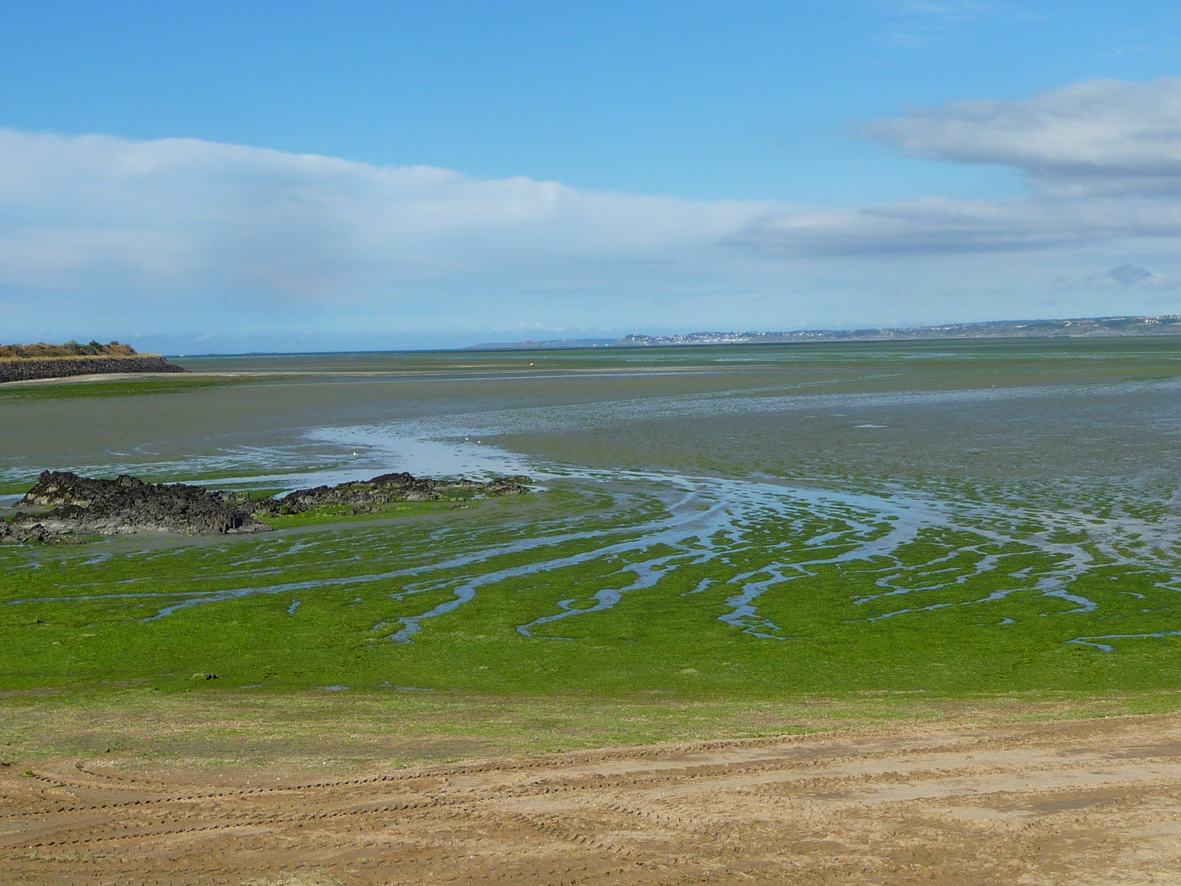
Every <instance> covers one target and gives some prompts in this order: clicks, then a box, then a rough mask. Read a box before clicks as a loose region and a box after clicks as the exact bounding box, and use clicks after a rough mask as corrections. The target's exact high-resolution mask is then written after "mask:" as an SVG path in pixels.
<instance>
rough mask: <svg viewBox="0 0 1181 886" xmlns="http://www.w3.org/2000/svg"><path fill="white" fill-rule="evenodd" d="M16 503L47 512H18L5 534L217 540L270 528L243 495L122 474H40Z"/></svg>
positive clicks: (55, 472) (67, 472)
mask: <svg viewBox="0 0 1181 886" xmlns="http://www.w3.org/2000/svg"><path fill="white" fill-rule="evenodd" d="M19 504H20V505H24V506H30V505H31V506H34V507H44V508H50V509H51V510H49V511H48V512H47V513H42V514H25V513H22V512H19V511H18V512H17V514H16V516H15V517H14V518H13V519H12V522H11V524H10V525H9V530H10V532H11V531H12V530H17V531H23V532H26V533H27V532H31V531H35V530H36V529H38V528H40V529H41V530H43V531H45V532H48V533H56V534H69V533H88V534H93V535H128V534H133V533H137V532H168V533H175V534H179V535H222V534H225V533H229V532H261V531H265V530H266V529H269V528H270V527H268V526H267V525H266V524H264V523H260V522H258V521H257V520H255V519H254V517H253V516H251V510H252V504H253V503H252V502H250V501H249V500H248V499H247V498H245V497H244V496H239V495H235V494H233V493H229V492H210V491H209V490H207V489H204V488H202V487H200V486H186V485H184V484H182V483H172V484H166V483H159V484H157V483H145V482H144V481H143V480H140V479H138V478H136V477H129V476H127V475H126V474H124V475H123V476H121V477H119V478H118V479H117V480H93V479H90V478H88V477H79V476H78V475H77V474H73V473H70V472H69V471H44V472H43V473H42V474H41V476H40V477H38V478H37V483H36V485H35V486H34V487H33V488H32V489H30V490H29V491H28V493H27V494H26V495H25V497H24V498H22V499H21V500H20V503H19Z"/></svg>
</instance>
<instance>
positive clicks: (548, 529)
mask: <svg viewBox="0 0 1181 886" xmlns="http://www.w3.org/2000/svg"><path fill="white" fill-rule="evenodd" d="M548 482H550V484H551V486H552V487H553V488H555V489H556V488H559V487H562V486H565V487H566V488H569V489H577V490H581V491H583V492H588V491H589V493H593V494H596V495H600V496H602V495H603V494H604V493H606V494H607V495H609V497H610V500H611V501H612V502H613V503H614V505H613V507H614V508H615V509H616V511H615V513H617V514H622V515H625V519H611V520H604V519H602V518H601V515H599V516H596V515H595V514H594V513H586V512H578V513H574V514H572V515H571V516H569V517H551V518H549V519H546V520H543V521H533V522H530V523H524V522H522V523H520V524H519V525H511V526H500V527H497V531H496V532H495V533H487V532H483V533H482V532H471V533H464V532H462V531H460V530H458V529H456V528H455V527H444V528H441V529H438V530H435V531H434V533H433V534H432V535H430V537H429V538H428V539H427V540H426V543H425V544H419V545H417V546H416V547H415V549H414V551H413V552H412V553H413V556H410V557H407V556H406V554H407V550H406V549H405V547H404V544H403V542H402V541H400V540H399V538H398V537H397V536H396V535H395V534H394V533H392V532H389V533H387V534H386V535H385V536H383V535H382V534H381V532H380V531H379V530H378V529H374V528H369V529H368V530H366V532H367V535H366V537H365V539H364V541H363V542H362V541H358V540H354V541H352V542H349V541H348V539H349V537H350V536H349V532H350V531H356V530H347V531H325V532H324V534H323V535H319V534H310V535H309V534H308V533H306V532H305V533H301V534H296V533H291V534H281V535H279V536H277V537H272V538H269V539H265V540H262V539H260V540H259V541H258V542H257V544H258V545H262V546H263V547H261V548H260V547H254V548H248V550H250V551H251V552H252V553H250V555H248V556H240V555H235V556H233V557H232V558H231V559H230V561H229V562H228V563H227V562H226V561H225V560H224V559H222V560H221V563H220V566H221V568H222V570H225V568H226V567H227V566H228V567H229V568H228V571H222V578H223V579H226V581H225V584H224V586H222V587H219V588H216V589H213V590H210V589H207V588H208V585H206V586H205V587H204V588H202V589H200V590H194V591H193V592H191V593H184V592H177V591H176V590H170V591H167V592H164V593H159V592H154V591H151V590H147V589H144V590H141V589H139V588H127V590H126V592H121V591H122V589H119V590H116V589H115V588H113V587H112V586H111V584H110V583H105V584H103V585H102V590H103V593H98V594H89V593H88V592H87V589H86V588H76V589H75V590H77V591H78V593H75V594H69V595H67V594H63V595H62V596H61V597H53V598H48V597H38V598H35V599H34V598H26V599H22V600H13V601H10V602H9V604H8V605H21V604H26V603H33V602H48V601H50V600H53V601H60V602H66V601H75V602H82V601H111V602H112V603H117V602H118V601H122V602H124V603H134V604H135V605H142V604H145V603H147V604H149V605H153V608H154V609H155V611H154V612H152V613H151V614H150V615H146V616H145V617H144V620H145V621H153V620H159V619H163V618H167V617H169V616H170V615H173V614H174V613H176V612H178V611H180V610H184V609H188V608H191V607H194V606H201V605H207V604H215V603H218V602H223V601H227V600H233V599H238V598H243V597H250V596H255V595H284V594H286V595H293V594H296V593H300V592H305V591H314V590H317V589H320V590H333V589H339V591H340V592H341V593H348V594H353V593H357V592H359V591H360V590H361V589H365V588H380V587H382V586H384V585H389V584H393V585H394V586H395V587H396V590H393V591H392V592H390V593H388V595H387V596H388V597H389V598H390V599H392V600H393V601H396V602H397V603H398V604H400V605H401V606H402V609H403V611H402V612H400V613H399V614H396V615H394V614H391V616H390V617H389V618H388V619H387V620H385V621H382V622H380V623H378V624H376V625H374V628H373V631H374V632H375V635H376V636H380V637H385V638H386V639H388V640H389V641H391V642H393V643H398V644H404V643H410V642H413V638H414V636H415V634H417V633H418V632H420V631H421V630H422V628H423V625H424V623H425V622H428V621H430V620H432V619H442V618H444V617H447V616H451V617H458V616H460V615H461V614H462V611H463V608H464V607H465V605H467V604H469V603H471V602H472V601H473V600H475V599H476V598H477V597H478V596H479V595H481V594H483V593H490V592H496V591H495V590H494V589H496V588H497V586H498V585H502V584H504V585H505V587H509V586H510V585H511V587H513V588H515V589H517V590H518V591H519V590H520V588H521V586H522V584H524V585H526V586H528V585H534V586H537V587H548V588H550V589H551V592H552V590H553V589H555V588H563V587H567V586H568V584H569V583H568V582H566V581H565V579H564V577H563V576H564V575H565V574H566V573H565V571H566V570H575V569H579V568H584V567H588V566H593V567H595V570H596V571H595V572H594V575H595V576H596V577H597V578H596V580H597V581H598V583H599V585H600V588H599V589H598V590H596V591H594V592H592V593H586V594H582V595H575V596H560V597H559V598H558V599H556V601H553V594H552V593H551V595H550V598H549V599H550V600H551V601H552V602H550V603H539V604H538V605H539V607H540V610H539V611H537V612H536V614H535V616H534V617H533V618H532V619H531V620H528V621H525V622H523V623H521V624H518V625H516V626H515V627H516V630H517V632H518V633H519V634H520V635H522V636H524V637H528V638H537V639H550V640H558V639H568V638H566V637H563V636H560V634H559V633H555V631H558V630H559V625H560V624H561V623H563V622H568V621H569V620H570V619H575V618H580V617H585V616H587V615H590V614H592V613H602V612H606V611H609V610H611V609H613V608H615V607H616V606H617V605H618V604H619V603H620V601H621V600H623V599H624V598H625V597H629V596H632V595H642V594H643V592H644V591H646V590H649V589H652V588H654V587H655V586H656V585H657V584H658V583H660V582H673V583H676V582H678V581H681V582H683V583H684V585H685V587H684V590H683V591H682V592H681V596H682V597H686V598H688V597H691V596H693V595H695V594H700V593H703V592H705V591H707V590H716V589H718V588H719V587H720V588H721V589H723V590H724V593H725V595H724V597H723V599H724V605H723V606H722V607H721V608H722V611H721V613H720V614H719V616H718V618H719V620H720V621H721V622H722V623H724V624H725V625H727V626H729V627H731V628H733V629H736V630H739V631H742V632H745V633H747V634H750V635H752V636H754V637H757V638H761V639H765V640H771V641H784V640H787V639H790V637H791V633H790V627H791V626H790V625H781V624H777V623H776V622H775V621H774V620H773V619H772V618H771V617H769V616H768V615H767V614H766V613H765V612H764V611H762V610H763V607H762V605H761V604H762V603H763V601H764V600H765V599H766V598H767V595H768V594H770V593H778V592H779V591H781V590H783V589H786V588H790V587H791V586H792V583H794V582H798V581H799V580H801V579H805V578H815V577H816V576H817V575H818V574H819V573H820V572H821V571H822V570H825V569H834V568H835V569H844V570H854V571H855V572H856V573H857V574H858V575H859V576H861V577H863V578H868V579H869V580H867V581H860V582H858V583H855V584H851V585H850V587H851V589H856V590H852V591H851V593H850V602H851V603H852V604H853V606H854V608H855V609H863V610H864V611H865V615H864V616H860V618H861V619H862V620H864V621H866V622H868V623H873V622H878V621H881V620H884V619H896V618H905V617H907V616H908V615H911V614H913V613H917V612H922V611H932V610H937V609H944V608H948V607H955V606H971V607H977V608H978V609H981V608H986V607H987V606H988V605H989V604H990V603H996V602H998V601H1002V600H1004V599H1006V598H1007V597H1009V596H1010V595H1013V594H1018V593H1021V594H1025V595H1029V596H1034V597H1042V598H1047V600H1053V601H1057V603H1058V604H1059V605H1058V606H1057V608H1056V609H1055V612H1057V613H1058V614H1063V615H1070V614H1072V613H1093V612H1095V611H1096V610H1097V608H1098V607H1099V603H1097V602H1096V601H1095V600H1093V599H1091V598H1089V597H1088V596H1087V595H1086V594H1085V593H1084V592H1082V591H1080V590H1079V589H1078V585H1079V583H1080V580H1081V579H1083V578H1084V577H1088V576H1090V577H1092V578H1093V577H1094V576H1096V575H1098V574H1099V573H1100V572H1102V571H1103V570H1110V569H1111V568H1112V567H1125V568H1132V569H1136V570H1140V571H1151V572H1152V573H1153V575H1155V576H1157V579H1156V580H1155V582H1156V585H1157V586H1158V587H1161V588H1165V589H1167V590H1169V591H1174V592H1176V591H1181V563H1179V561H1178V558H1177V556H1176V550H1175V545H1174V540H1175V539H1177V538H1178V537H1179V535H1178V529H1181V526H1178V522H1179V521H1178V519H1177V517H1176V516H1175V514H1176V510H1175V509H1173V508H1164V509H1160V510H1159V511H1158V512H1156V513H1154V514H1152V515H1150V516H1148V517H1145V516H1144V515H1137V514H1136V513H1134V509H1132V508H1128V507H1124V506H1122V505H1121V504H1120V503H1119V502H1118V501H1114V500H1112V501H1108V502H1107V503H1106V504H1105V505H1104V506H1103V507H1102V508H1090V507H1082V506H1078V505H1072V504H1071V501H1070V499H1069V496H1067V495H1062V496H1060V499H1061V500H1060V501H1058V502H1057V503H1056V506H1055V507H1039V506H1037V505H1034V504H1031V503H1030V499H1029V497H1027V496H1023V497H1012V498H1008V499H1006V497H1005V496H1003V495H1000V496H997V495H993V496H991V497H987V496H980V495H966V494H964V491H963V490H959V491H958V492H957V491H956V490H953V489H927V490H915V489H908V488H904V487H902V486H894V487H880V488H875V489H871V490H867V491H863V490H855V491H849V490H841V489H834V488H831V487H829V488H824V487H821V486H803V485H786V484H783V483H781V482H777V481H774V480H770V479H757V478H756V479H731V478H719V477H706V476H690V475H685V474H675V473H660V472H596V471H579V472H571V473H568V474H567V475H566V476H564V477H562V478H554V479H551V480H550V481H548ZM589 493H588V494H589ZM543 494H544V493H543ZM214 550H215V551H220V550H221V549H220V548H217V549H214ZM235 550H237V551H239V552H241V549H240V548H235ZM166 555H167V554H166V553H157V554H151V553H144V554H143V555H142V557H143V558H144V559H145V560H146V559H148V558H150V557H153V556H166ZM211 556H214V555H213V554H211ZM217 556H220V557H224V554H219V555H217ZM308 558H313V559H314V560H315V561H316V562H317V563H319V564H321V565H324V564H332V568H331V569H329V570H327V571H328V572H329V573H330V574H316V575H313V576H311V577H308V578H301V579H300V580H284V576H285V575H291V574H292V572H294V571H297V569H298V567H300V566H301V565H303V564H306V562H307V560H308ZM408 560H410V561H412V562H410V563H409V565H407V561H408ZM395 563H396V564H398V565H397V566H396V568H378V569H371V568H370V569H365V567H369V566H371V565H378V566H382V567H384V566H391V567H392V566H393V565H394V564H395ZM703 567H708V570H709V572H710V576H711V577H707V578H701V577H700V573H701V571H702V568H703ZM321 572H322V573H323V572H324V570H321ZM349 573H351V574H349ZM305 574H306V573H305ZM680 575H685V576H692V580H687V579H681V578H680V577H679V576H680ZM243 578H247V579H248V580H247V581H242V579H243ZM234 579H237V580H236V581H235V580H234ZM130 584H132V585H136V584H139V582H138V581H137V580H131V581H130ZM865 588H871V589H872V590H870V591H869V592H863V591H862V589H865ZM979 588H986V590H985V591H982V592H979V593H978V592H977V589H979ZM96 590H97V588H96ZM965 591H967V594H966V596H965ZM419 597H431V598H432V603H431V605H427V606H423V607H421V608H419V609H418V610H417V611H414V607H413V606H412V605H408V604H412V603H413V601H414V600H416V599H418V598H419ZM440 598H442V599H440ZM1062 604H1066V606H1067V608H1066V609H1065V610H1063V609H1062ZM299 605H300V604H299V602H297V601H295V600H294V598H293V600H292V603H291V605H290V606H289V607H288V609H287V612H288V614H294V613H295V611H296V609H297V607H298V606H299ZM407 607H408V608H410V609H411V610H412V611H411V612H410V614H406V612H405V611H404V610H405V608H407ZM1011 623H1012V619H1008V618H1004V619H1002V618H1000V617H999V616H998V617H997V621H996V624H997V625H998V627H999V629H1003V628H1004V626H1005V625H1006V624H1011ZM1168 628H1169V629H1166V630H1161V631H1153V632H1146V633H1143V634H1113V635H1110V637H1109V636H1089V637H1088V636H1080V637H1077V638H1075V639H1074V640H1072V641H1071V642H1076V643H1082V644H1085V645H1088V646H1092V647H1095V648H1097V649H1102V650H1110V649H1111V648H1112V647H1111V644H1109V643H1105V642H1103V641H1104V640H1106V639H1111V638H1118V639H1131V638H1137V637H1150V636H1154V637H1163V636H1171V635H1173V634H1177V633H1178V632H1177V631H1175V630H1172V629H1171V628H1172V626H1168Z"/></svg>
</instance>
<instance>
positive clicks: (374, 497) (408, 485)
mask: <svg viewBox="0 0 1181 886" xmlns="http://www.w3.org/2000/svg"><path fill="white" fill-rule="evenodd" d="M529 482H530V480H529V478H528V477H498V478H495V479H493V480H489V481H487V482H480V481H478V480H464V479H459V480H431V479H430V478H427V477H415V476H414V475H412V474H407V473H401V474H382V475H381V476H379V477H374V478H373V479H372V480H359V481H356V482H353V483H341V484H340V485H339V486H316V487H314V488H312V489H297V490H296V491H295V492H291V493H288V494H287V495H285V496H284V497H283V498H279V499H264V500H263V501H259V502H255V507H254V513H255V514H262V515H270V516H274V515H277V514H302V513H303V512H304V511H307V510H311V509H312V508H318V507H323V506H325V505H350V506H352V507H353V508H354V510H355V511H356V512H357V513H366V512H373V511H375V510H377V509H378V507H380V506H381V505H385V504H389V503H391V502H395V501H438V500H439V499H440V498H442V497H443V496H445V495H446V494H448V493H452V492H472V493H475V494H478V495H520V494H521V493H523V492H527V491H528V490H527V489H526V488H525V484H526V483H529Z"/></svg>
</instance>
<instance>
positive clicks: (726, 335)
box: [467, 314, 1181, 351]
mask: <svg viewBox="0 0 1181 886" xmlns="http://www.w3.org/2000/svg"><path fill="white" fill-rule="evenodd" d="M1165 335H1181V315H1178V314H1166V315H1164V316H1159V317H1130V316H1125V317H1079V318H1071V319H1066V320H990V321H985V322H982V323H948V324H944V325H942V326H903V327H897V328H867V329H799V330H794V331H791V332H690V333H686V334H684V335H626V336H624V337H623V338H619V339H610V338H580V339H553V340H550V341H523V342H512V343H489V344H479V345H473V346H472V347H470V348H468V349H467V350H491V351H497V350H517V349H520V350H531V349H573V348H644V347H676V346H691V345H745V344H788V343H793V342H842V341H850V342H852V341H862V342H873V341H917V340H924V339H929V340H938V339H990V338H1099V337H1119V336H1165Z"/></svg>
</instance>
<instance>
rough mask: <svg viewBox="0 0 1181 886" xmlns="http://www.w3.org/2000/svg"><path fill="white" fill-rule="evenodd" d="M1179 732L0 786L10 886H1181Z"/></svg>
mask: <svg viewBox="0 0 1181 886" xmlns="http://www.w3.org/2000/svg"><path fill="white" fill-rule="evenodd" d="M1179 752H1181V715H1177V714H1172V715H1160V716H1144V717H1122V718H1113V719H1093V720H1081V721H1065V722H1061V721H1060V722H1054V723H1036V724H1028V723H1022V724H1016V725H1014V724H1008V725H978V724H972V723H948V722H946V721H941V722H939V723H937V724H929V723H928V724H920V725H905V726H898V727H889V728H875V729H869V728H857V729H855V730H854V731H853V732H850V733H828V734H818V735H811V736H793V737H782V738H773V739H757V740H743V741H716V742H707V743H698V744H680V745H664V746H656V747H646V748H631V749H616V750H606V751H597V752H582V753H571V754H564V755H559V756H552V757H546V758H540V759H522V758H509V759H502V760H493V761H487V762H483V763H474V764H473V763H466V764H455V765H450V766H434V767H429V768H418V769H407V770H401V771H380V770H376V771H373V772H371V773H368V774H366V775H365V776H363V777H356V778H351V779H345V780H316V779H310V780H309V779H308V778H307V775H306V774H304V775H303V776H302V777H301V776H300V775H299V774H296V773H293V772H290V771H276V770H263V771H260V770H257V769H256V770H253V771H246V772H243V773H241V775H239V776H235V777H233V778H231V779H226V778H224V777H223V778H220V779H217V778H215V777H214V776H211V775H209V774H208V773H204V772H201V771H176V772H168V773H156V774H148V775H145V774H143V773H142V772H139V771H135V772H130V771H127V770H122V769H121V768H120V765H119V761H118V760H114V761H111V758H109V757H104V758H103V759H101V760H80V761H74V760H68V761H66V760H63V761H59V762H56V763H54V764H51V765H45V766H43V767H37V768H36V769H35V770H33V771H26V772H23V773H22V772H18V771H16V768H17V767H13V766H10V767H8V768H0V869H2V870H3V871H4V872H5V874H4V881H5V882H6V883H12V884H46V883H67V884H75V883H76V884H83V883H86V884H93V883H101V882H119V883H121V884H122V883H129V884H146V883H168V884H174V883H175V884H180V883H188V884H194V886H197V884H214V883H235V884H236V883H257V884H308V886H310V884H330V883H340V884H354V883H355V884H370V883H373V884H376V883H382V884H385V883H437V882H457V883H472V882H483V881H497V882H506V883H552V884H556V883H569V884H592V883H594V884H597V883H604V884H605V883H653V884H655V883H661V884H666V883H707V882H715V883H716V882H728V883H735V882H743V881H751V882H759V883H792V884H820V883H842V882H848V883H883V884H886V883H890V884H893V883H913V882H920V881H922V882H929V881H933V882H938V883H951V884H965V886H967V884H972V886H976V884H984V883H998V884H999V883H1005V884H1020V883H1029V884H1035V883H1036V884H1055V883H1062V884H1066V883H1069V884H1072V886H1073V884H1089V883H1095V884H1099V883H1103V884H1109V883H1135V882H1177V881H1178V879H1181V757H1179Z"/></svg>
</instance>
